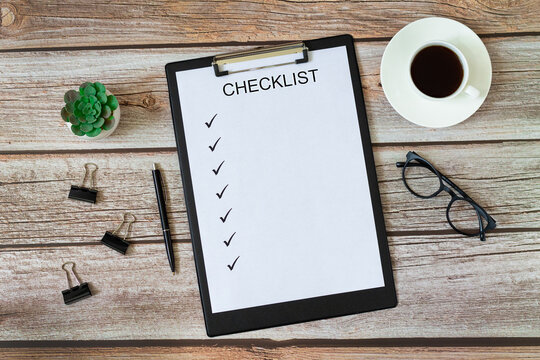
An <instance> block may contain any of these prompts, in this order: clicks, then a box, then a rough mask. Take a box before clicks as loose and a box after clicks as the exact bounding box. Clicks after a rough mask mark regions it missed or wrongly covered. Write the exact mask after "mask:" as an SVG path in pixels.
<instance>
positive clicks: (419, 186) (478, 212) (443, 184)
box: [396, 151, 497, 241]
mask: <svg viewBox="0 0 540 360" xmlns="http://www.w3.org/2000/svg"><path fill="white" fill-rule="evenodd" d="M396 167H398V168H403V171H402V177H403V183H404V184H405V187H406V188H407V190H409V191H410V192H411V193H412V194H413V195H415V196H417V197H419V198H422V199H430V198H433V197H435V196H437V195H439V194H440V193H441V192H442V191H443V190H444V191H446V192H447V193H448V194H450V196H451V197H452V199H451V200H450V202H449V203H448V207H447V208H446V220H448V223H449V224H450V226H451V227H452V229H454V230H455V231H457V232H458V233H460V234H463V235H466V236H480V240H482V241H485V240H486V235H485V232H486V231H487V230H491V229H494V228H495V226H496V225H497V223H496V221H495V220H494V219H493V218H492V217H491V216H489V214H488V213H487V211H486V210H484V208H482V207H481V206H480V205H478V204H477V203H476V202H475V201H474V200H473V199H471V198H470V197H469V196H468V195H467V194H466V193H465V191H463V190H461V189H460V188H459V187H458V186H457V185H456V184H454V183H453V182H452V181H450V179H448V178H447V177H446V176H444V175H443V174H441V173H440V172H439V171H438V170H437V169H435V167H434V166H433V165H431V163H430V162H429V161H427V160H426V159H424V158H423V157H421V156H420V155H418V154H417V153H415V152H414V151H409V152H408V153H407V161H406V162H397V163H396ZM456 192H457V194H456Z"/></svg>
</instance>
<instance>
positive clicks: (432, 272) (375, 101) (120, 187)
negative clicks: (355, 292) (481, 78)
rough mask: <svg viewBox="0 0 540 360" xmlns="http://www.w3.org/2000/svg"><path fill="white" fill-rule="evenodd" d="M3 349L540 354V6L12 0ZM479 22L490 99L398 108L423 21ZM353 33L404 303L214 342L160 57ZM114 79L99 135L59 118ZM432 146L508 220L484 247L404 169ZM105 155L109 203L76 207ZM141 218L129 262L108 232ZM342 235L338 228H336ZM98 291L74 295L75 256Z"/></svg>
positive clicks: (2, 226)
mask: <svg viewBox="0 0 540 360" xmlns="http://www.w3.org/2000/svg"><path fill="white" fill-rule="evenodd" d="M0 8H1V14H2V18H1V26H0V206H1V207H0V357H1V358H16V359H21V358H34V357H36V358H37V357H43V356H46V355H50V356H55V357H58V358H70V357H73V358H102V357H112V358H114V357H117V358H158V357H159V358H184V357H185V358H190V357H195V358H215V359H236V358H241V357H250V358H251V357H258V356H260V357H264V358H290V359H297V358H334V359H335V358H343V359H345V358H347V359H349V358H378V357H384V358H392V359H394V358H395V359H398V358H399V359H403V358H417V359H433V358H444V359H456V358H496V359H521V358H523V359H531V358H540V348H539V347H538V346H539V345H540V81H539V80H540V42H539V40H540V15H539V14H540V3H539V2H538V0H530V1H525V0H513V1H495V0H479V1H473V0H460V1H450V2H443V1H426V0H422V1H414V2H413V1H406V2H395V1H384V0H380V1H355V2H348V1H341V0H335V1H305V2H304V1H295V0H293V1H290V0H274V1H263V0H249V1H240V2H229V1H220V0H214V1H208V2H206V1H181V2H178V1H171V0H162V1H155V0H145V1H132V2H120V1H114V2H111V3H109V2H92V1H83V0H74V1H69V2H67V3H64V2H62V1H48V2H37V1H32V0H7V1H4V0H1V1H0ZM429 16H444V17H449V18H452V19H455V20H458V21H460V22H462V23H464V24H466V25H467V26H469V27H470V28H472V29H473V30H474V31H475V32H476V33H478V34H479V36H480V37H481V38H482V40H483V41H484V43H485V44H486V46H487V49H488V51H489V54H490V56H491V61H492V66H493V82H492V85H491V90H490V93H489V95H488V97H487V100H486V101H485V103H484V104H483V105H482V107H481V108H480V109H479V110H478V111H477V112H476V114H474V115H473V116H472V117H471V118H470V119H468V120H467V121H465V122H463V123H461V124H459V125H456V126H453V127H450V128H446V129H428V128H422V127H418V126H415V125H413V124H411V123H409V122H407V121H406V120H404V119H403V118H401V117H400V116H399V115H398V114H397V113H396V112H395V111H394V110H393V109H392V108H391V106H390V104H389V103H388V101H387V100H386V98H385V96H384V93H383V91H382V88H381V85H380V78H379V66H380V61H381V56H382V53H383V51H384V48H385V46H386V45H387V43H388V41H389V40H390V39H391V37H392V36H393V35H394V34H395V33H396V32H397V31H398V30H399V29H400V28H402V27H403V26H404V25H406V24H408V23H410V22H411V21H414V20H417V19H421V18H425V17H429ZM342 33H350V34H352V35H353V36H354V38H355V46H356V51H357V55H358V59H359V64H358V66H359V68H360V72H361V76H362V82H363V90H364V96H365V101H366V106H367V113H368V120H369V126H370V131H371V138H372V143H373V150H374V153H375V161H376V165H377V175H378V179H379V187H380V191H381V196H382V202H383V208H384V215H385V222H386V227H387V229H388V234H389V245H390V253H391V257H392V263H393V268H394V276H395V281H396V287H397V295H398V300H399V305H398V307H396V308H394V309H389V310H383V311H377V312H370V313H364V314H359V315H354V316H346V317H340V318H335V319H330V320H324V321H316V322H311V323H304V324H298V325H292V326H285V327H279V328H273V329H268V330H262V331H253V332H248V333H243V334H237V335H232V336H225V337H221V338H216V339H209V338H207V337H206V334H205V330H204V321H203V317H202V311H201V305H200V299H199V293H198V285H197V280H196V275H195V267H194V263H193V254H192V250H191V244H190V236H189V227H188V224H187V216H186V208H185V203H184V197H183V191H182V183H181V179H180V170H179V165H178V157H177V153H176V148H175V141H174V135H173V129H172V122H171V114H170V109H169V103H168V93H167V85H166V80H165V73H164V65H165V64H166V63H168V62H171V61H178V60H182V59H188V58H194V57H200V56H205V55H210V54H215V53H224V52H229V51H233V50H238V49H245V48H250V47H253V46H260V45H270V44H276V43H280V42H283V41H289V40H298V39H310V38H317V37H323V36H330V35H337V34H342ZM87 80H90V81H98V80H99V81H101V82H103V83H104V84H105V85H106V86H107V87H108V88H109V89H110V90H111V91H112V92H113V93H114V94H116V95H117V97H118V100H119V102H120V106H121V109H122V120H121V123H120V126H119V127H118V129H117V130H116V132H115V133H114V134H113V136H111V137H110V138H107V139H105V140H101V141H95V142H89V141H85V140H82V139H80V138H77V137H76V136H74V135H72V134H70V132H69V131H68V130H67V129H66V127H65V125H64V124H63V121H62V120H61V118H60V109H61V107H62V103H63V94H64V92H65V91H67V90H69V89H71V88H74V87H76V86H78V85H79V84H80V83H82V82H84V81H87ZM408 150H416V151H417V152H419V153H420V154H423V155H425V156H426V157H427V158H429V159H430V160H432V162H433V163H434V164H436V166H437V167H438V168H439V169H440V170H441V171H443V172H445V173H447V174H449V175H451V177H452V179H453V180H455V182H456V183H457V184H459V186H461V187H462V188H463V189H465V190H466V191H467V192H468V193H469V195H471V196H472V197H473V198H474V199H477V201H478V202H480V203H481V204H482V205H483V206H484V207H485V208H486V209H487V211H488V212H489V213H490V214H491V215H492V216H493V217H494V218H495V219H496V220H497V229H496V230H494V231H491V232H490V233H488V235H487V241H486V242H480V241H479V240H478V239H477V238H466V237H463V236H460V235H457V234H455V233H454V232H453V231H452V230H451V229H450V228H449V226H448V225H447V223H446V219H445V207H446V205H447V203H448V198H447V197H445V196H440V197H437V198H435V199H431V200H429V201H425V200H420V199H417V198H414V197H413V196H412V195H411V194H410V193H409V192H408V191H407V190H406V189H405V188H404V187H403V185H402V183H401V177H400V176H401V175H400V171H399V170H397V169H396V168H395V166H394V163H395V161H398V160H401V159H403V158H404V156H405V154H406V152H407V151H408ZM89 161H92V162H94V163H96V164H98V165H99V170H98V172H97V187H98V189H99V198H98V201H99V202H98V203H97V204H95V205H90V204H86V203H79V202H74V201H70V200H68V199H67V193H68V190H69V187H70V185H71V184H76V183H78V182H79V181H80V178H81V176H82V175H83V165H84V164H85V163H86V162H89ZM153 162H157V163H159V164H160V165H161V167H162V168H163V169H164V177H165V181H166V182H167V186H168V192H169V201H168V207H169V214H170V221H171V228H172V234H173V239H174V248H175V255H176V257H177V267H178V268H179V271H178V273H177V275H175V276H172V275H171V274H170V270H169V268H168V265H167V262H166V257H165V252H164V249H163V239H162V235H161V230H160V225H159V215H158V210H157V206H156V201H155V194H154V189H153V185H152V177H151V176H150V172H149V169H150V168H151V164H152V163H153ZM126 211H129V212H132V213H133V214H135V216H136V217H137V220H138V221H137V222H136V223H135V224H134V226H133V231H132V236H131V239H130V240H131V241H132V243H133V245H132V246H131V248H130V250H129V253H128V256H126V257H121V256H120V255H115V254H114V253H111V252H109V251H105V250H104V249H103V245H101V244H100V242H99V240H100V238H101V236H102V235H103V233H104V232H105V231H106V230H110V229H114V228H115V227H116V225H117V224H118V222H119V219H120V217H121V216H122V214H123V213H124V212H126ZM329 241H330V239H329ZM70 260H72V261H75V262H76V263H77V270H78V274H79V276H80V277H81V278H82V279H83V280H84V281H88V282H90V283H91V286H92V289H93V290H94V294H95V295H94V296H92V297H91V298H89V299H87V300H84V301H81V302H79V303H77V304H74V305H72V306H65V305H64V304H63V302H62V296H61V294H60V291H61V290H63V289H65V288H66V287H67V283H66V278H65V273H64V272H63V271H62V269H61V265H62V263H63V262H65V261H70Z"/></svg>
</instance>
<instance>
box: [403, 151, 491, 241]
mask: <svg viewBox="0 0 540 360" xmlns="http://www.w3.org/2000/svg"><path fill="white" fill-rule="evenodd" d="M414 160H416V161H417V162H413V163H411V161H414ZM407 166H422V167H425V168H426V169H428V170H430V171H431V172H433V173H434V174H435V175H437V177H438V178H439V184H440V185H439V189H438V190H437V191H435V192H434V193H433V194H431V195H428V196H425V195H420V194H418V193H416V192H414V191H413V190H412V189H411V188H410V187H409V185H408V184H407V181H406V180H405V169H406V168H407ZM396 167H398V168H400V167H401V168H403V170H402V171H401V180H402V181H403V184H404V185H405V187H406V188H407V190H409V192H410V193H411V194H413V195H414V196H416V197H419V198H421V199H431V198H434V197H435V196H437V195H439V194H440V193H441V192H442V191H446V192H447V193H448V194H449V195H450V196H451V197H452V199H451V200H450V202H449V203H448V206H447V207H446V220H447V221H448V224H449V225H450V226H451V227H452V229H454V231H456V232H458V233H460V234H462V235H465V236H470V237H472V236H480V240H481V241H486V235H485V234H486V231H487V230H492V229H495V227H496V226H497V222H496V221H495V219H493V218H492V217H491V216H490V215H489V214H488V213H487V211H486V210H485V209H484V208H483V207H481V206H480V205H478V203H477V202H476V201H474V200H473V199H471V197H470V196H469V195H467V194H466V193H465V191H463V190H461V189H460V188H459V186H457V185H456V184H454V183H453V182H452V181H451V180H450V179H449V178H448V177H446V176H445V175H444V174H442V173H441V172H440V171H439V170H437V169H436V168H435V166H433V164H431V163H430V162H429V161H427V160H426V159H424V158H423V157H421V156H420V155H418V154H417V153H415V152H414V151H409V152H408V153H407V161H406V162H402V161H398V162H396ZM443 181H444V182H445V183H447V184H448V185H449V186H450V187H451V188H452V189H450V187H448V186H446V185H445V184H444V183H443ZM452 190H455V191H456V192H458V193H459V195H461V197H460V196H458V195H457V194H456V193H455V192H454V191H452ZM457 200H463V201H467V202H468V203H469V204H471V205H472V207H473V208H474V210H475V211H476V215H477V216H478V223H479V229H480V231H479V232H477V233H474V234H470V233H466V232H464V231H461V230H459V229H458V228H456V227H455V225H454V224H452V221H451V220H450V208H451V207H452V204H453V203H454V202H456V201H457ZM482 217H483V218H484V219H485V220H486V221H487V225H486V226H485V227H484V225H483V222H482Z"/></svg>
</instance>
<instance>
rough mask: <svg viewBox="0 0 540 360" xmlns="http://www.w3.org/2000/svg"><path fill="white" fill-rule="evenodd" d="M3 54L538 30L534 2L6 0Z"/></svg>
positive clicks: (1, 31) (0, 30)
mask: <svg viewBox="0 0 540 360" xmlns="http://www.w3.org/2000/svg"><path fill="white" fill-rule="evenodd" d="M2 8H6V9H8V8H9V9H10V11H11V12H12V14H14V15H12V16H11V17H10V19H11V18H13V19H11V20H9V21H8V19H6V21H5V22H4V21H2V26H1V27H0V34H1V35H2V37H0V47H1V48H2V49H18V48H37V47H65V46H96V45H101V46H103V45H107V46H111V45H125V44H128V45H141V44H152V45H155V44H189V43H215V42H218V43H222V42H236V41H238V42H246V41H276V40H279V41H282V40H293V39H294V40H296V39H304V38H316V37H323V36H329V35H337V34H342V33H351V34H352V35H353V36H354V37H356V38H380V37H390V36H392V35H394V34H395V33H396V32H397V31H398V30H399V29H401V28H402V27H403V26H405V25H407V24H408V23H410V22H411V21H414V20H417V19H421V18H425V17H429V16H443V17H449V18H451V19H455V20H458V21H461V22H463V23H464V24H466V25H468V26H470V27H471V28H472V29H473V30H474V31H476V32H478V33H480V34H490V33H507V32H533V31H539V30H540V28H539V25H538V24H539V20H540V17H539V15H538V14H539V10H540V7H539V5H538V2H536V1H534V0H514V1H495V0H488V1H475V0H462V1H459V2H451V3H450V2H447V3H443V2H433V1H426V0H424V1H414V2H412V1H407V2H404V1H403V2H396V1H358V2H349V1H343V0H336V1H271V2H268V1H263V0H251V1H219V0H216V1H181V2H177V1H173V0H169V1H154V0H152V1H134V2H130V3H125V2H120V1H111V2H109V1H107V2H92V3H88V2H85V1H82V0H77V1H70V2H60V1H54V2H39V1H33V0H8V1H6V2H3V3H2Z"/></svg>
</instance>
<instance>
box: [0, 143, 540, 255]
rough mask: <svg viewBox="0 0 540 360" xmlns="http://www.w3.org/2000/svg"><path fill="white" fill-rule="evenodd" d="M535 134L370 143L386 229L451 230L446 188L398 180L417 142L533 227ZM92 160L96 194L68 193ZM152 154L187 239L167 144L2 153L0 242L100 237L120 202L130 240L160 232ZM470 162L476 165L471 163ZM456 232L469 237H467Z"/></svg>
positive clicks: (539, 162)
mask: <svg viewBox="0 0 540 360" xmlns="http://www.w3.org/2000/svg"><path fill="white" fill-rule="evenodd" d="M539 144H540V142H508V143H500V144H481V145H478V144H477V145H465V144H464V145H447V146H444V147H443V146H436V145H432V146H417V147H414V148H411V147H402V146H395V147H394V146H392V147H390V146H385V147H375V148H374V150H375V159H376V165H377V171H378V179H379V188H380V191H381V197H382V202H383V210H384V216H385V220H386V226H387V230H388V231H390V232H392V233H396V232H397V233H399V232H402V231H431V232H433V231H439V232H452V230H451V229H450V227H449V226H448V224H447V222H446V217H445V211H446V206H447V205H448V202H449V200H450V198H449V196H448V195H440V196H438V197H437V198H434V199H429V200H423V199H419V198H416V197H414V196H413V195H412V194H410V193H409V192H408V191H407V190H406V189H405V187H404V185H403V183H402V180H401V170H400V169H398V168H396V167H395V162H396V161H402V160H403V159H404V158H405V154H406V153H407V151H408V150H416V151H417V152H418V153H419V154H421V155H423V156H425V157H426V158H427V159H429V160H431V161H432V162H433V164H435V165H436V166H437V167H438V169H439V170H440V171H442V172H443V173H446V174H447V175H448V176H450V177H451V178H452V179H453V180H454V181H455V182H456V183H457V184H458V185H459V186H461V187H462V188H463V189H464V190H465V191H466V192H467V193H468V194H469V196H471V197H472V198H473V199H475V200H476V201H478V202H479V203H480V204H481V205H482V206H484V207H485V209H486V210H487V211H488V212H489V213H490V214H491V216H493V217H494V218H495V219H496V220H497V231H505V230H508V229H532V228H534V229H537V230H538V229H540V216H539V212H540V209H538V206H537V204H538V203H540V186H539V184H540V177H539V174H540V146H539ZM88 161H93V162H94V163H96V164H98V166H99V170H98V172H97V177H96V180H97V188H98V190H99V195H98V203H97V204H94V205H93V204H88V203H83V202H80V201H74V200H70V199H68V198H67V194H68V192H69V188H70V186H71V185H72V184H75V185H78V184H79V183H80V180H81V178H82V176H83V174H84V170H83V166H84V164H85V163H86V162H88ZM153 162H157V163H159V164H160V166H161V168H162V169H163V170H164V172H163V174H164V177H165V181H166V184H167V188H168V192H169V208H168V209H169V218H170V222H171V231H172V234H173V239H175V240H177V241H188V240H189V226H188V222H187V214H186V208H185V203H184V195H183V189H182V185H181V177H180V171H179V165H178V158H177V154H176V152H175V151H164V152H141V153H127V154H126V153H110V154H108V153H95V154H92V155H88V154H79V153H77V154H63V153H62V154H47V155H36V154H26V155H0V166H1V168H2V172H1V174H0V204H2V205H3V208H2V210H0V245H14V244H19V245H20V244H58V243H88V242H93V243H96V242H98V241H99V240H100V239H101V237H102V236H103V234H104V233H105V231H107V230H113V229H115V228H116V226H117V225H118V224H119V222H120V219H121V217H122V214H123V213H124V212H126V211H129V212H131V213H133V214H134V215H135V216H136V217H137V220H138V221H137V223H135V224H134V226H133V229H132V230H133V231H132V236H131V239H132V241H161V240H162V235H161V227H160V225H159V215H158V210H157V205H156V199H155V193H154V188H153V182H152V176H151V172H150V170H151V168H152V163H153ZM478 164H481V166H479V165H478ZM490 237H491V235H489V234H488V240H489V239H490ZM463 241H465V242H467V243H473V242H476V241H478V240H477V239H475V238H465V239H463Z"/></svg>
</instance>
